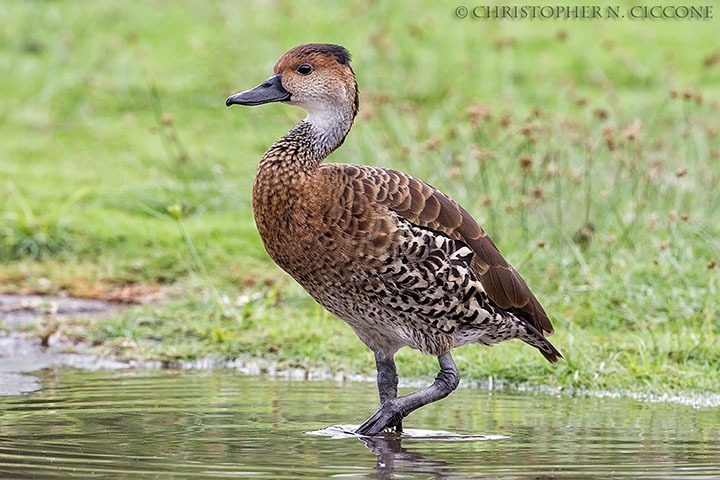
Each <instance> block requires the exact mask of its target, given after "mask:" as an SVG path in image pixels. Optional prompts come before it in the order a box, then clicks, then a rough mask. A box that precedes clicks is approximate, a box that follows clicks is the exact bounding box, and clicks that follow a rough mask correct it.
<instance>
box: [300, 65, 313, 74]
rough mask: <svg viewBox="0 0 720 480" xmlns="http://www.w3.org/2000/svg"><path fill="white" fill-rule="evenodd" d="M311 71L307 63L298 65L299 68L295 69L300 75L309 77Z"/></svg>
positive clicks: (310, 66)
mask: <svg viewBox="0 0 720 480" xmlns="http://www.w3.org/2000/svg"><path fill="white" fill-rule="evenodd" d="M312 71H313V67H312V65H310V64H307V63H303V64H302V65H300V66H299V67H298V68H297V72H298V73H299V74H300V75H310V72H312Z"/></svg>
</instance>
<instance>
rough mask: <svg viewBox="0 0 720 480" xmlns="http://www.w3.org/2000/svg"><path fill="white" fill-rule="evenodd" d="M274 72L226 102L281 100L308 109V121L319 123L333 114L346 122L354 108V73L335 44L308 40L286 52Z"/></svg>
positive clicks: (345, 53) (334, 117) (246, 102)
mask: <svg viewBox="0 0 720 480" xmlns="http://www.w3.org/2000/svg"><path fill="white" fill-rule="evenodd" d="M273 72H274V74H273V75H272V76H271V77H270V78H268V79H267V80H265V81H264V82H263V83H261V84H260V85H258V86H257V87H255V88H253V89H250V90H246V91H244V92H241V93H238V94H235V95H232V96H230V97H228V99H227V100H226V101H225V104H226V105H227V106H230V105H262V104H264V103H271V102H283V103H288V104H290V105H297V106H298V107H301V108H303V109H305V110H306V111H307V112H308V118H307V119H306V120H307V121H308V122H310V123H312V124H317V125H319V126H320V125H323V124H325V123H326V122H328V121H332V120H333V119H334V120H337V117H341V118H342V119H347V117H348V116H349V118H350V121H352V119H353V118H354V117H355V114H356V113H357V109H358V90H357V83H356V82H355V74H354V73H353V70H352V68H351V67H350V53H348V51H347V50H345V48H343V47H341V46H339V45H331V44H326V43H310V44H306V45H300V46H298V47H295V48H293V49H291V50H289V51H287V52H286V53H285V54H284V55H283V56H282V57H280V60H278V62H277V63H276V64H275V68H274V69H273Z"/></svg>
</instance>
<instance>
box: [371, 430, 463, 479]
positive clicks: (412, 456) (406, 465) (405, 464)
mask: <svg viewBox="0 0 720 480" xmlns="http://www.w3.org/2000/svg"><path fill="white" fill-rule="evenodd" d="M360 440H361V441H362V442H364V443H365V446H366V447H367V448H368V449H370V451H371V452H373V453H374V454H375V455H376V456H377V464H376V467H375V472H376V477H375V478H391V477H392V476H393V475H394V474H395V473H400V472H402V473H404V474H411V473H414V474H423V475H430V476H437V475H447V474H448V473H449V470H451V465H450V464H449V463H448V462H441V461H435V460H431V459H429V458H427V456H426V455H424V454H422V453H418V452H413V451H411V450H408V449H407V448H405V447H403V445H402V441H403V437H402V435H399V434H396V433H388V434H384V435H378V436H375V437H361V438H360Z"/></svg>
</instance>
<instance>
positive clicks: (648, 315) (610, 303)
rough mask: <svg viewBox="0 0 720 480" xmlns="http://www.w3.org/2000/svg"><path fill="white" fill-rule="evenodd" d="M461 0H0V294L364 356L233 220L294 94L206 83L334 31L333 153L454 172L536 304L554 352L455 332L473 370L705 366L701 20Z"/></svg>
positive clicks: (707, 209)
mask: <svg viewBox="0 0 720 480" xmlns="http://www.w3.org/2000/svg"><path fill="white" fill-rule="evenodd" d="M539 3H547V2H539ZM567 3H573V4H575V3H576V2H567ZM636 3H639V2H636ZM636 3H632V2H628V1H626V0H622V1H620V2H618V5H620V6H621V7H622V8H623V9H624V10H623V11H627V8H629V7H630V6H632V5H635V4H636ZM489 4H490V5H491V4H493V3H492V2H485V3H483V4H478V5H489ZM559 4H561V3H556V5H559ZM586 4H587V3H586ZM598 4H599V5H603V6H604V4H603V3H598ZM664 4H668V5H671V4H670V3H668V2H664ZM703 4H712V2H706V3H703ZM459 5H461V4H460V3H458V4H447V5H438V4H436V2H429V1H425V2H392V3H391V2H377V1H354V2H348V3H346V4H344V5H338V4H337V3H336V2H291V1H254V2H250V1H248V2H230V1H225V2H223V1H210V2H199V1H187V2H166V1H147V2H130V3H121V2H111V1H93V2H70V1H58V2H39V1H28V2H2V3H0V20H2V25H3V28H2V29H1V30H0V72H2V75H1V78H0V108H1V109H2V112H3V115H2V116H1V117H0V132H1V133H0V135H1V138H2V141H1V142H0V291H3V292H23V293H30V292H32V293H54V294H57V293H62V294H68V295H74V296H82V297H93V298H109V299H114V300H123V301H130V302H132V301H136V300H139V299H141V298H148V297H150V298H156V299H157V298H161V299H163V302H162V303H160V304H152V305H145V306H138V307H134V308H131V309H129V310H127V311H126V312H125V313H123V314H122V315H120V316H119V317H117V318H112V319H104V320H87V319H85V320H80V319H78V320H77V321H71V322H67V324H64V325H63V326H62V328H63V330H64V334H65V335H66V336H67V337H71V338H76V339H79V340H89V341H91V342H93V343H94V344H95V345H96V347H95V348H96V351H97V352H98V353H103V354H105V353H114V354H118V355H120V356H124V357H130V358H154V359H157V358H159V359H165V360H174V359H187V358H198V357H205V356H211V357H218V358H224V359H227V358H236V357H239V358H258V357H260V358H263V359H265V360H267V361H268V362H279V363H280V364H281V365H292V366H301V367H306V368H315V367H319V368H330V369H333V370H338V369H345V370H348V371H360V372H366V373H367V372H371V371H372V369H373V363H372V357H371V355H370V354H369V353H368V352H367V351H366V350H365V349H364V347H363V346H362V345H361V344H360V342H359V341H357V340H356V339H355V338H354V336H353V334H352V332H351V331H350V329H349V328H347V327H346V326H345V325H344V324H342V322H339V321H338V320H336V319H334V318H331V316H330V315H329V314H327V313H325V312H324V311H322V310H321V309H320V308H319V307H318V306H316V305H315V304H314V303H313V302H312V300H310V299H309V298H308V297H307V296H306V295H305V294H304V292H303V291H302V290H301V289H300V287H298V286H297V285H296V284H294V283H293V282H292V280H290V279H289V278H288V277H287V276H285V275H284V274H283V273H282V272H281V271H280V270H279V269H277V268H276V267H274V266H273V265H272V262H271V261H270V260H269V258H268V257H267V255H266V254H265V252H264V250H263V247H262V244H261V242H260V239H259V237H258V235H257V233H256V231H255V226H254V224H253V220H252V212H251V208H250V189H251V185H252V180H253V176H254V172H255V169H256V166H257V162H258V160H259V158H260V157H261V155H262V153H263V152H264V150H265V149H266V148H267V147H268V146H269V145H270V144H271V143H272V142H273V141H274V140H275V139H276V138H278V137H279V136H281V135H282V134H283V133H285V132H286V131H287V130H288V129H289V128H291V127H292V125H293V124H294V123H295V122H297V121H298V120H299V119H301V118H302V117H303V115H304V114H303V112H301V111H300V110H298V109H294V108H292V107H288V106H284V105H269V106H265V107H262V108H260V107H258V108H238V107H236V108H233V109H227V108H225V106H224V100H225V98H226V97H227V96H228V95H229V94H231V93H235V92H238V91H240V90H245V89H247V88H250V87H253V86H255V85H257V84H258V83H260V82H262V81H263V80H264V79H265V78H267V77H268V76H269V75H270V74H271V71H272V66H273V64H274V63H275V61H276V60H277V58H279V56H280V55H281V54H282V53H283V52H285V51H286V50H287V49H289V48H291V47H293V46H295V45H298V44H301V43H308V42H330V43H338V44H341V45H344V46H345V47H347V48H348V49H349V50H350V51H351V52H352V54H353V67H354V69H355V72H356V74H357V80H358V83H359V86H360V103H361V106H360V114H359V116H358V118H357V120H356V124H355V127H354V129H353V131H352V132H351V134H350V136H349V137H348V139H347V141H346V142H345V144H344V146H343V147H342V148H341V149H340V150H339V151H337V152H336V153H335V154H334V155H333V156H332V158H331V160H332V161H336V162H349V163H363V164H372V165H378V166H383V167H391V168H396V169H399V170H403V171H406V172H408V173H410V174H412V175H414V176H416V177H419V178H422V179H424V180H426V181H428V182H429V183H431V184H433V185H435V186H437V187H438V188H440V189H442V190H443V191H445V192H446V193H448V194H450V195H451V196H452V197H453V198H455V199H456V200H458V201H459V202H460V203H462V204H463V205H464V206H465V207H466V208H467V209H468V210H469V211H470V212H471V213H472V214H473V215H475V216H476V218H477V219H478V220H479V221H480V222H481V223H482V224H483V225H484V226H485V228H486V230H487V231H488V232H489V233H490V235H491V236H492V237H493V238H494V239H495V241H496V243H497V244H498V245H499V247H500V249H501V250H502V251H503V253H504V254H505V255H506V257H507V258H508V259H509V260H510V261H511V262H512V263H513V264H514V265H515V266H516V268H517V269H518V270H519V271H520V272H521V273H522V274H523V276H524V277H525V278H526V280H527V281H528V283H529V284H530V286H531V287H532V288H533V290H534V291H535V293H536V295H537V296H538V298H540V300H541V302H542V303H543V305H544V306H545V308H546V310H547V311H548V312H549V313H550V316H551V317H552V318H553V321H554V324H555V325H556V331H557V332H556V334H555V336H554V337H553V343H554V344H555V345H556V346H557V347H558V348H559V349H560V350H561V351H562V352H563V354H564V355H565V356H566V360H565V361H564V362H561V363H560V364H559V365H558V366H557V367H551V366H549V365H545V363H544V360H543V359H542V357H541V356H539V355H537V353H536V352H535V351H533V350H532V349H531V348H529V347H527V346H524V345H521V344H520V343H519V342H510V343H508V344H506V345H505V344H504V345H500V346H497V347H494V348H493V349H487V348H481V347H476V346H471V347H464V348H462V349H460V350H459V351H458V353H457V354H456V356H457V357H458V363H459V365H460V368H461V371H462V372H463V373H464V374H465V376H466V377H470V378H477V379H482V378H486V377H487V376H493V377H494V378H499V379H506V380H509V381H512V382H520V383H522V382H530V383H549V384H552V385H562V386H568V387H579V388H613V389H634V390H638V389H639V390H643V389H646V390H652V391H663V390H697V391H700V390H702V391H705V390H717V389H718V388H720V377H719V375H720V374H719V373H718V372H720V347H719V346H718V342H717V339H718V335H720V326H719V324H720V320H719V319H718V316H719V315H718V306H717V304H718V300H720V296H719V295H718V292H717V288H718V286H717V283H718V271H720V266H718V265H717V261H718V260H719V259H720V240H719V239H720V226H719V225H718V223H719V222H718V220H719V219H720V216H719V215H718V208H719V207H720V139H719V138H718V134H719V133H720V44H718V43H717V41H716V38H717V31H718V26H719V22H720V20H718V19H717V18H709V19H705V20H669V19H668V20H631V19H629V18H625V19H616V20H608V19H596V20H527V19H526V20H504V21H499V20H477V19H472V18H465V19H459V18H457V17H456V15H455V13H454V12H455V9H456V7H457V6H459ZM466 6H468V7H469V8H472V7H473V6H474V5H470V4H467V5H466ZM399 362H400V369H401V372H402V373H403V374H410V375H415V376H426V375H431V374H432V372H433V370H434V369H435V366H434V362H433V359H424V358H422V357H421V356H420V355H419V354H416V353H414V352H402V353H401V355H400V357H399Z"/></svg>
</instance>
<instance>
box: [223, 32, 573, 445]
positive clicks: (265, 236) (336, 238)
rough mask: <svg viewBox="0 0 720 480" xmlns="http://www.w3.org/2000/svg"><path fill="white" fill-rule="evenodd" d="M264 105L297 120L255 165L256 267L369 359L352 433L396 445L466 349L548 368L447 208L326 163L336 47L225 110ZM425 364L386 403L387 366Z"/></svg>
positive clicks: (516, 284) (385, 174)
mask: <svg viewBox="0 0 720 480" xmlns="http://www.w3.org/2000/svg"><path fill="white" fill-rule="evenodd" d="M273 102H280V103H284V104H288V105H294V106H297V107H300V108H302V109H304V110H305V111H306V112H307V116H306V117H305V118H303V119H302V120H301V121H300V122H299V123H298V124H297V125H295V126H294V127H293V128H292V129H291V130H290V131H289V132H288V133H287V134H285V135H284V136H282V137H281V138H280V139H279V140H277V141H276V142H275V143H273V144H272V145H271V146H270V148H269V149H268V150H267V151H266V152H265V154H264V155H263V156H262V159H261V160H260V163H259V166H258V169H257V174H256V177H255V180H254V183H253V188H252V209H253V214H254V218H255V223H256V225H257V229H258V232H259V234H260V237H261V239H262V242H263V244H264V246H265V249H266V250H267V253H268V254H269V256H270V257H271V258H272V260H273V261H274V262H275V263H276V264H277V265H278V266H279V267H280V268H281V269H283V270H284V271H285V272H287V273H288V274H290V276H292V277H293V278H294V279H295V280H296V281H297V282H298V283H299V284H300V285H301V286H302V287H303V288H304V289H305V290H306V291H307V292H308V293H309V294H310V296H311V297H312V298H314V299H315V301H317V302H318V303H319V304H320V305H322V306H323V307H324V308H325V309H327V310H328V311H329V312H331V313H332V314H333V315H335V316H336V317H338V318H339V319H341V320H343V321H344V322H346V323H347V324H348V325H349V326H350V327H351V328H352V330H353V331H354V332H355V334H356V335H357V337H358V338H359V339H360V341H362V343H364V344H365V345H366V346H367V347H368V348H369V349H370V350H371V351H372V352H373V354H374V357H375V367H376V370H377V388H378V393H379V397H380V406H379V408H378V409H377V411H376V412H375V413H374V414H372V415H371V416H370V417H369V418H367V420H365V421H364V422H363V423H362V424H361V425H360V426H359V427H357V428H356V429H355V431H354V433H356V434H357V435H359V436H374V435H379V434H385V433H402V431H403V420H404V419H405V418H406V417H407V416H408V415H409V414H410V413H411V412H413V411H415V410H417V409H419V408H421V407H423V406H425V405H428V404H430V403H432V402H436V401H438V400H441V399H443V398H445V397H447V396H448V395H449V394H450V393H451V392H453V391H454V390H455V389H456V388H457V387H458V385H459V382H460V374H459V372H458V368H457V366H456V364H455V361H454V360H453V357H452V350H453V349H454V348H457V347H460V346H463V345H467V344H481V345H486V346H492V345H494V344H496V343H499V342H503V341H506V340H511V339H519V340H521V341H523V342H525V343H527V344H528V345H530V346H532V347H535V348H536V349H537V350H538V351H539V352H540V353H541V354H542V355H543V357H545V358H546V359H547V360H548V361H550V362H551V363H553V364H554V363H556V362H557V361H558V359H560V358H562V355H561V353H560V352H559V351H558V350H557V349H556V348H555V347H554V346H553V345H552V344H551V343H550V341H549V340H548V339H547V338H546V337H547V336H548V335H550V334H551V333H552V332H553V326H552V324H551V322H550V320H549V318H548V315H547V314H546V313H545V310H544V309H543V307H542V306H541V305H540V303H539V301H538V300H537V298H536V297H535V295H533V293H532V292H531V291H530V288H529V287H528V285H527V283H526V282H525V281H524V280H523V278H522V277H521V276H520V274H519V273H518V272H517V271H516V270H515V269H514V268H513V267H512V266H511V265H510V263H508V261H507V260H506V259H505V258H504V257H503V256H502V255H501V253H500V251H499V250H498V248H497V247H496V245H495V243H494V242H493V240H492V239H491V238H490V237H489V236H488V234H487V233H486V232H485V230H484V229H483V228H482V227H481V226H480V225H479V224H478V222H477V221H476V220H475V219H474V218H473V217H472V216H471V215H470V214H469V213H468V211H467V210H465V209H464V208H463V207H462V206H460V205H459V204H458V203H457V202H456V201H454V200H452V199H451V198H450V197H449V196H448V195H446V194H444V193H442V192H441V191H440V190H438V189H436V188H434V187H432V186H431V185H429V184H428V183H426V182H424V181H422V180H419V179H417V178H414V177H412V176H410V175H408V174H405V173H403V172H400V171H396V170H392V169H389V168H381V167H376V166H369V165H356V164H352V163H326V162H324V161H325V160H326V158H327V157H328V156H329V155H330V154H331V153H333V152H334V151H335V150H336V149H338V148H339V147H340V146H341V145H342V144H343V142H344V141H345V138H346V137H347V135H348V133H349V132H350V129H351V127H352V125H353V122H354V120H355V117H356V115H357V113H358V108H359V104H360V103H359V94H358V85H357V82H356V79H355V73H354V71H353V69H352V67H351V56H350V53H349V52H348V50H347V49H345V48H344V47H342V46H340V45H334V44H325V43H311V44H304V45H299V46H296V47H294V48H292V49H290V50H289V51H287V52H286V53H285V54H283V55H282V56H281V57H280V59H279V60H278V61H277V63H276V64H275V66H274V68H273V73H272V75H271V76H270V77H269V78H268V79H267V80H265V81H264V82H263V83H261V84H260V85H258V86H257V87H255V88H252V89H249V90H245V91H242V92H240V93H237V94H234V95H231V96H229V97H228V98H227V99H226V101H225V104H226V106H228V107H229V106H232V105H244V106H255V105H263V104H268V103H273ZM404 347H409V348H411V349H415V350H418V351H420V352H422V353H423V354H426V355H433V356H435V357H437V360H438V365H439V372H438V374H437V376H436V377H435V379H434V381H433V382H432V384H430V385H428V386H427V387H424V388H421V389H419V390H417V391H415V392H412V393H409V394H406V395H402V396H398V379H399V375H398V370H397V366H396V363H395V355H396V353H397V352H398V351H399V350H400V349H401V348H404Z"/></svg>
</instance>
